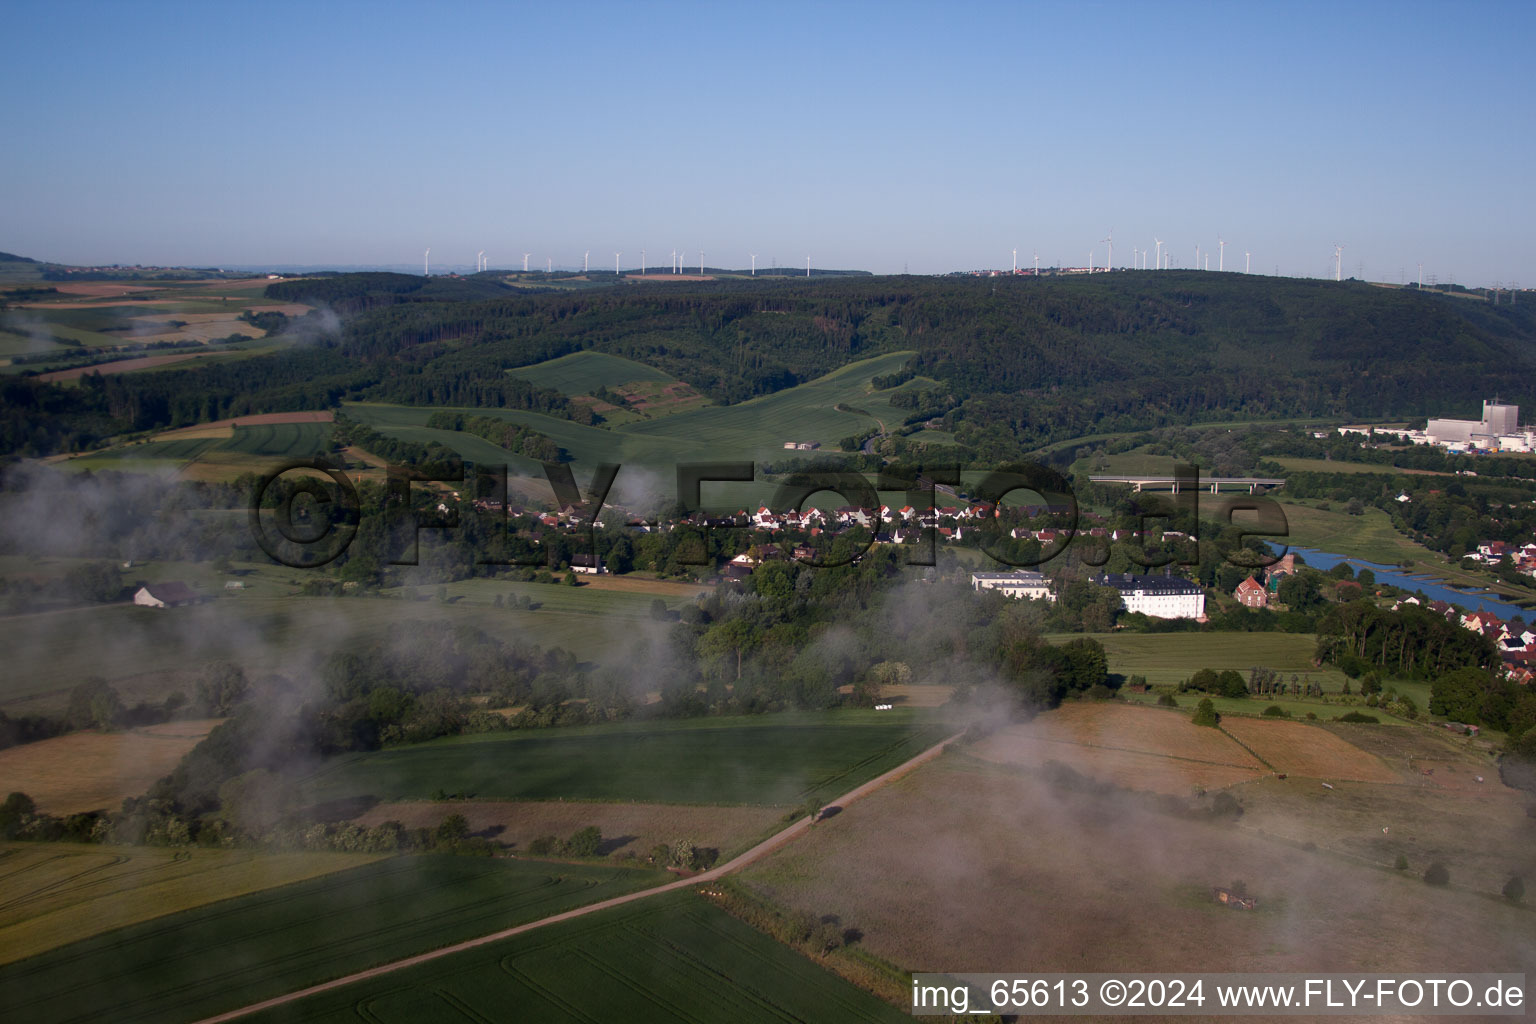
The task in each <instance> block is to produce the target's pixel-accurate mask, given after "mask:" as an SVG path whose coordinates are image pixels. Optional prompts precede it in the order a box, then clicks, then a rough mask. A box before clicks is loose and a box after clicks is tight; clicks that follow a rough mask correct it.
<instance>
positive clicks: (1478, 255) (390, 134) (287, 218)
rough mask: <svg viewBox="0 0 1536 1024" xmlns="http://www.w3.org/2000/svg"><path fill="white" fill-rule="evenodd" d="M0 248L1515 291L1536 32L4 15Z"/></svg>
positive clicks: (1468, 23) (1190, 20) (970, 7)
mask: <svg viewBox="0 0 1536 1024" xmlns="http://www.w3.org/2000/svg"><path fill="white" fill-rule="evenodd" d="M3 26H4V27H3V30H0V40H3V43H0V45H3V53H4V60H3V61H0V89H3V95H4V96H5V98H6V100H5V104H4V107H3V108H0V131H3V134H0V139H3V140H4V146H3V148H4V156H3V158H0V250H6V251H11V252H17V253H21V254H23V255H30V256H35V257H38V258H43V259H49V260H56V261H60V262H67V263H95V262H121V263H135V262H139V263H168V264H198V265H209V264H213V265H218V264H259V263H288V264H362V263H370V264H371V263H377V264H394V263H398V264H416V265H419V264H420V261H421V255H422V250H423V249H425V248H426V247H428V246H430V247H431V248H432V255H433V262H434V264H436V265H439V266H443V265H448V264H461V265H465V266H473V264H474V261H475V254H476V252H477V251H478V250H480V249H484V250H486V251H487V254H488V257H489V259H490V261H491V265H492V266H497V267H511V266H516V265H520V264H521V259H522V253H523V252H525V251H526V252H531V253H533V257H532V260H531V263H533V264H535V265H542V264H543V262H544V260H545V258H546V257H549V258H552V259H553V260H554V262H555V264H556V265H557V266H561V265H564V266H572V265H575V266H579V265H580V263H581V259H582V253H583V251H586V250H590V251H591V253H592V262H593V264H594V266H597V267H603V266H607V267H612V266H613V252H614V250H616V249H618V250H623V252H624V257H623V262H624V265H625V266H626V267H631V266H635V265H636V264H637V263H638V261H639V258H640V250H641V249H642V248H644V249H646V250H647V262H648V263H649V264H650V265H651V266H656V265H662V264H668V263H670V259H671V257H670V253H671V251H672V250H673V249H682V250H684V251H686V253H687V254H688V257H687V258H688V259H689V261H690V262H696V261H697V258H698V250H699V249H700V248H701V247H702V248H703V249H704V250H705V251H706V255H707V261H708V263H709V264H710V265H712V266H741V267H745V266H746V265H747V263H748V254H749V253H752V252H755V253H758V254H759V255H758V265H759V266H767V265H770V264H771V263H773V262H774V261H777V263H778V264H780V265H795V266H804V263H805V257H806V255H807V254H810V255H811V257H812V259H813V261H814V263H815V264H816V265H817V266H818V267H851V268H862V269H868V270H873V271H876V272H881V273H888V272H900V271H901V270H902V269H903V268H904V267H908V268H910V270H911V271H912V272H913V273H932V272H941V271H947V270H954V269H973V268H984V267H1000V268H1006V267H1008V266H1009V264H1010V262H1011V260H1012V254H1011V250H1012V249H1014V248H1015V247H1017V248H1018V250H1019V263H1020V265H1021V266H1028V265H1030V264H1031V263H1032V260H1033V257H1034V254H1035V253H1036V252H1038V253H1039V255H1040V258H1041V263H1042V265H1051V264H1063V265H1071V266H1081V265H1083V264H1084V263H1085V262H1086V261H1087V259H1088V255H1089V251H1090V249H1092V250H1094V253H1093V260H1094V263H1095V265H1098V266H1102V265H1103V263H1104V260H1105V258H1106V256H1107V252H1106V249H1107V247H1106V246H1105V245H1104V244H1103V243H1102V241H1101V240H1102V239H1104V238H1105V237H1106V235H1107V234H1108V233H1109V232H1110V231H1111V230H1113V233H1114V261H1115V264H1116V265H1117V266H1119V265H1128V264H1129V263H1130V262H1131V261H1132V260H1133V259H1134V258H1135V256H1134V254H1133V249H1137V248H1140V249H1151V248H1154V245H1153V240H1154V238H1162V239H1164V240H1165V243H1166V249H1167V251H1168V252H1170V253H1171V254H1172V257H1173V260H1174V262H1175V264H1176V265H1177V266H1180V267H1190V266H1193V265H1194V263H1195V246H1196V245H1199V246H1200V247H1201V251H1202V253H1206V252H1208V253H1209V254H1210V268H1211V269H1212V270H1215V269H1216V268H1217V264H1218V258H1219V250H1218V249H1217V238H1218V236H1220V237H1223V238H1225V239H1226V240H1227V243H1228V244H1227V247H1226V267H1227V269H1228V270H1232V269H1236V270H1242V269H1243V266H1244V261H1245V256H1244V254H1245V252H1251V253H1252V267H1253V270H1254V272H1256V273H1257V272H1263V273H1273V272H1275V270H1276V268H1277V266H1278V269H1279V271H1280V272H1281V273H1285V274H1295V275H1300V276H1324V275H1327V276H1332V272H1333V246H1334V244H1335V243H1336V242H1337V243H1343V244H1344V245H1345V249H1344V254H1343V265H1344V272H1345V275H1346V276H1348V275H1352V274H1353V275H1357V274H1359V273H1361V272H1362V271H1363V273H1364V276H1366V277H1367V278H1370V279H1372V280H1383V281H1393V282H1395V281H1397V280H1399V277H1400V275H1401V276H1405V277H1406V278H1407V279H1408V280H1412V279H1414V278H1415V277H1416V276H1417V273H1418V264H1419V263H1421V262H1422V263H1423V265H1424V273H1425V277H1426V280H1428V278H1429V276H1430V275H1435V276H1437V277H1438V279H1439V280H1440V281H1441V282H1444V281H1447V280H1451V279H1454V280H1455V281H1456V282H1458V283H1463V284H1474V285H1475V284H1486V283H1492V282H1494V281H1496V280H1498V281H1503V282H1505V283H1506V284H1507V283H1509V282H1511V281H1518V282H1520V283H1521V284H1522V285H1524V286H1525V287H1532V286H1536V258H1533V255H1532V254H1533V252H1536V240H1533V239H1532V238H1531V234H1532V231H1533V228H1536V216H1533V213H1536V187H1533V183H1536V132H1533V130H1532V129H1533V127H1536V124H1533V116H1536V115H1533V111H1536V104H1533V102H1532V100H1533V89H1532V85H1533V78H1532V71H1531V63H1530V46H1531V40H1532V39H1533V38H1536V31H1533V30H1536V3H1532V2H1530V0H1523V2H1510V3H1475V2H1474V3H1465V2H1458V3H1441V4H1417V3H1372V2H1356V3H1348V2H1336V3H1321V4H1316V5H1312V4H1306V3H1298V2H1291V0H1287V2H1281V3H1252V2H1243V0H1238V2H1232V3H1177V2H1168V3H1152V2H1145V3H1130V2H1125V3H1114V2H1108V3H1094V4H1089V3H1055V4H1046V3H1029V2H1018V0H1015V2H1009V3H998V4H987V3H935V2H933V0H928V2H923V3H912V4H907V3H898V2H885V3H868V4H864V3H837V2H823V3H796V2H758V3H731V2H724V3H720V2H716V3H696V4H695V3H668V2H655V3H641V2H629V3H614V4H608V3H584V4H569V3H566V4H561V3H545V4H512V3H506V4H479V3H455V4H433V3H421V2H416V3H410V4H399V5H392V4H386V3H358V4H345V3H326V2H314V0H311V2H307V3H285V2H264V3H240V4H234V3H215V4H207V3H185V4H183V3H151V2H139V3H120V2H104V3H99V4H72V3H68V2H58V0H50V2H47V3H37V2H28V0H21V2H18V0H11V2H10V3H8V4H6V5H5V14H4V17H3Z"/></svg>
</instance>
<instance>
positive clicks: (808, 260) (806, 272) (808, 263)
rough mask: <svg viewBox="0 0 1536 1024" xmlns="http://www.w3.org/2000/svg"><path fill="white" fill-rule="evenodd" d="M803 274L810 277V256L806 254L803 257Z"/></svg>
mask: <svg viewBox="0 0 1536 1024" xmlns="http://www.w3.org/2000/svg"><path fill="white" fill-rule="evenodd" d="M805 276H806V277H810V276H811V258H810V256H806V258H805Z"/></svg>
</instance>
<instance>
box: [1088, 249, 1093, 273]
mask: <svg viewBox="0 0 1536 1024" xmlns="http://www.w3.org/2000/svg"><path fill="white" fill-rule="evenodd" d="M1088 273H1090V274H1091V273H1093V250H1092V249H1089V250H1088Z"/></svg>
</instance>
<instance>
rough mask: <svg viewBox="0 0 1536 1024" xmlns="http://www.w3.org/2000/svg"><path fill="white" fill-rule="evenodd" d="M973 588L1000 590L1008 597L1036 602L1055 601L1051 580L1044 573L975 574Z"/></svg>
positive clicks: (972, 575) (1024, 571)
mask: <svg viewBox="0 0 1536 1024" xmlns="http://www.w3.org/2000/svg"><path fill="white" fill-rule="evenodd" d="M971 586H972V587H974V588H975V589H977V590H998V591H1001V592H1002V593H1003V595H1004V596H1006V597H1027V598H1030V599H1032V600H1036V601H1054V600H1056V594H1055V593H1054V592H1053V591H1052V590H1051V582H1050V580H1048V579H1046V578H1045V575H1044V574H1043V573H1038V572H1030V571H1028V570H1020V571H1018V572H973V573H971Z"/></svg>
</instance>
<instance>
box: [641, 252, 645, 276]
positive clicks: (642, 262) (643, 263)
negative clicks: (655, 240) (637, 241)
mask: <svg viewBox="0 0 1536 1024" xmlns="http://www.w3.org/2000/svg"><path fill="white" fill-rule="evenodd" d="M640 276H641V277H644V276H645V250H644V249H641V250H640Z"/></svg>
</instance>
